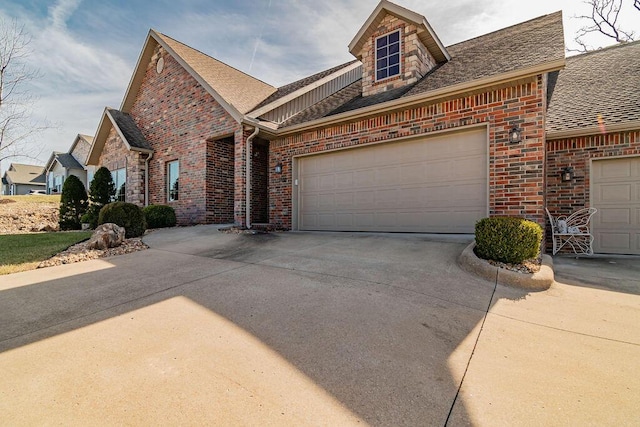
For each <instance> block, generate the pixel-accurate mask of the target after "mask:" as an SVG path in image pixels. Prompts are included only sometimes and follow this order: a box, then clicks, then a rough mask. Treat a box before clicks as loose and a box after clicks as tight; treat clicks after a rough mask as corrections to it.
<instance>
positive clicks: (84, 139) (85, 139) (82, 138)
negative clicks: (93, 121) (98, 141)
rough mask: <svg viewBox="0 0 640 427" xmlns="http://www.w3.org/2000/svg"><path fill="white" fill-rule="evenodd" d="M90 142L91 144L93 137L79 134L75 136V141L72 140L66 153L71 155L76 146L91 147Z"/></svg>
mask: <svg viewBox="0 0 640 427" xmlns="http://www.w3.org/2000/svg"><path fill="white" fill-rule="evenodd" d="M92 142H93V137H92V136H90V135H85V134H82V133H79V134H78V135H77V136H76V139H74V140H73V143H72V144H71V147H69V151H68V153H73V150H75V148H76V147H77V146H78V144H87V145H88V146H91V143H92Z"/></svg>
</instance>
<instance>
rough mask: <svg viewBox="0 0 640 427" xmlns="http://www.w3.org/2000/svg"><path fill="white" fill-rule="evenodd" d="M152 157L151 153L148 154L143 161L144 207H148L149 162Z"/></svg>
mask: <svg viewBox="0 0 640 427" xmlns="http://www.w3.org/2000/svg"><path fill="white" fill-rule="evenodd" d="M152 157H153V152H151V153H149V155H148V156H147V158H146V159H145V161H144V205H145V206H149V161H150V160H151V158H152Z"/></svg>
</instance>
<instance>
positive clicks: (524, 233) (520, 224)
mask: <svg viewBox="0 0 640 427" xmlns="http://www.w3.org/2000/svg"><path fill="white" fill-rule="evenodd" d="M541 242H542V227H540V225H538V224H536V223H535V222H533V221H529V220H526V219H524V218H516V217H492V218H483V219H481V220H480V221H478V222H476V249H475V251H476V255H478V256H479V257H480V258H484V259H490V260H494V261H501V262H506V263H510V264H519V263H521V262H522V261H524V260H527V259H531V258H535V257H537V256H538V254H539V253H540V243H541Z"/></svg>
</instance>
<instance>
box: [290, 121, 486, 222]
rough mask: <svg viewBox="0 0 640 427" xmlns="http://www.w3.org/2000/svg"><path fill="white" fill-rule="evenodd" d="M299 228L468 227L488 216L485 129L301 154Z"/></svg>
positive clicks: (299, 165)
mask: <svg viewBox="0 0 640 427" xmlns="http://www.w3.org/2000/svg"><path fill="white" fill-rule="evenodd" d="M298 167H299V173H298V177H299V181H300V182H299V205H298V228H299V229H301V230H336V231H391V232H394V231H395V232H423V233H473V232H474V224H475V222H476V221H477V220H478V219H480V218H483V217H485V216H487V175H488V172H487V167H488V163H487V137H486V130H485V129H482V130H473V131H467V132H456V133H448V134H443V135H441V136H434V137H430V138H427V139H420V140H410V141H403V142H394V143H393V142H392V143H382V144H376V145H371V146H367V147H360V148H354V149H349V150H341V151H336V152H332V153H326V154H319V155H315V156H309V157H303V158H301V159H300V161H299V163H298Z"/></svg>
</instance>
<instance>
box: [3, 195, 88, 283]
mask: <svg viewBox="0 0 640 427" xmlns="http://www.w3.org/2000/svg"><path fill="white" fill-rule="evenodd" d="M31 197H37V196H31ZM89 237H91V231H77V232H65V233H60V232H58V233H37V234H8V235H0V274H10V273H17V272H19V271H25V270H32V269H34V268H36V267H37V266H38V264H39V263H40V262H41V261H44V260H45V259H48V258H50V257H52V256H53V255H55V254H57V253H58V252H62V251H63V250H65V249H67V248H68V247H69V246H72V245H74V244H76V243H78V242H81V241H83V240H86V239H88V238H89Z"/></svg>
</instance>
